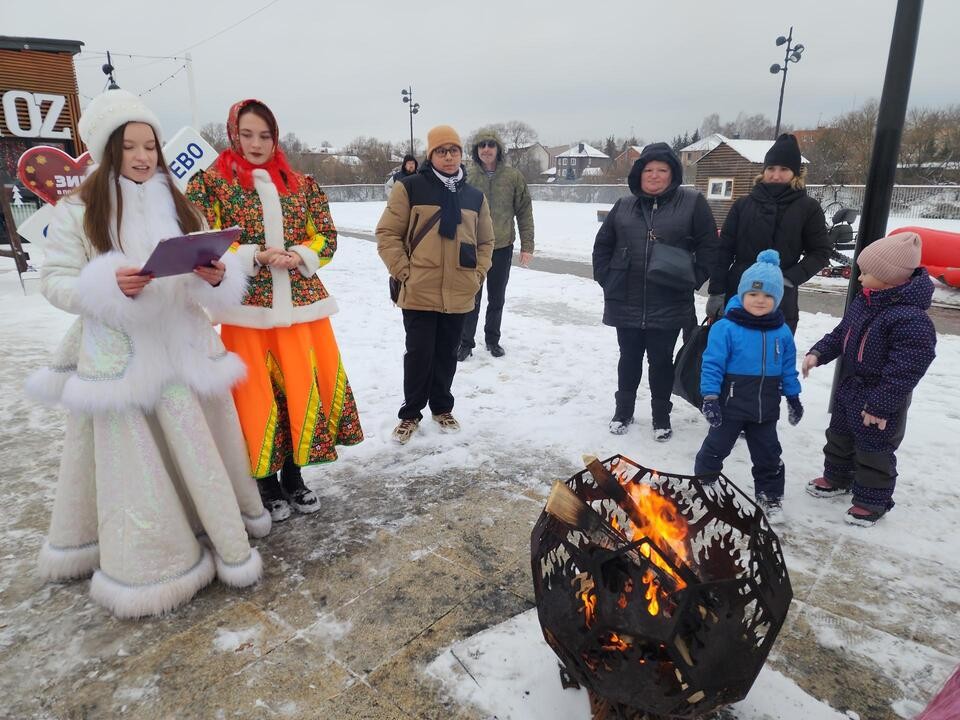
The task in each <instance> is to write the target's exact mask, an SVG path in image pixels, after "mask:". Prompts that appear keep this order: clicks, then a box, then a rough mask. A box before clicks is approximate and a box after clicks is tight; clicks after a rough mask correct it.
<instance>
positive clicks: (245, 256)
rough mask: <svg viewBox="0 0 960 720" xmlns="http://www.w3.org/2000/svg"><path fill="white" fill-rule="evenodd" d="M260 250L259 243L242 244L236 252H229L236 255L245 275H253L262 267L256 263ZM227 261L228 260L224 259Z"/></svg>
mask: <svg viewBox="0 0 960 720" xmlns="http://www.w3.org/2000/svg"><path fill="white" fill-rule="evenodd" d="M258 252H260V246H259V245H246V244H245V245H241V246H240V247H238V248H237V251H236V252H235V253H229V254H230V255H235V256H236V258H237V260H238V261H239V264H240V270H241V272H243V273H244V274H245V275H247V276H249V277H253V276H254V275H256V274H257V273H258V272H260V269H259V268H258V267H257V265H256V263H254V261H253V260H254V258H255V257H256V256H257V253H258ZM224 262H226V260H224Z"/></svg>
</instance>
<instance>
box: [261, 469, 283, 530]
mask: <svg viewBox="0 0 960 720" xmlns="http://www.w3.org/2000/svg"><path fill="white" fill-rule="evenodd" d="M257 489H258V490H259V491H260V499H261V500H262V501H263V506H264V507H265V508H266V509H267V512H268V513H270V519H271V520H273V522H280V521H281V520H286V519H287V518H288V517H290V505H289V504H288V503H287V501H286V499H285V498H284V497H283V491H282V490H281V489H280V482H279V481H278V480H277V474H276V473H274V474H273V475H270V476H268V477H265V478H259V479H258V480H257Z"/></svg>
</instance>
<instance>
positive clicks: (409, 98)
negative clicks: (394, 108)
mask: <svg viewBox="0 0 960 720" xmlns="http://www.w3.org/2000/svg"><path fill="white" fill-rule="evenodd" d="M400 99H401V100H403V102H405V103H407V109H408V110H409V111H410V154H411V155H413V154H414V152H413V116H414V115H416V114H417V113H418V112H420V103H415V102H414V101H413V86H412V85H411V86H410V87H408V88H405V89H403V90H401V91H400Z"/></svg>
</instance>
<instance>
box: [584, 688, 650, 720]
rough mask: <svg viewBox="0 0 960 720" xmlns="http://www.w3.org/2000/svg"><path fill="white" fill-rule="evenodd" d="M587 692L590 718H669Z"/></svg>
mask: <svg viewBox="0 0 960 720" xmlns="http://www.w3.org/2000/svg"><path fill="white" fill-rule="evenodd" d="M587 694H588V695H589V697H590V719H591V720H669V719H668V718H667V717H666V716H664V715H651V714H650V713H645V712H643V711H641V710H637V709H636V708H631V707H627V706H626V705H621V704H619V703H615V702H612V701H610V700H604V699H603V698H602V697H600V696H599V695H597V694H596V693H595V692H594V691H593V690H589V689H588V690H587Z"/></svg>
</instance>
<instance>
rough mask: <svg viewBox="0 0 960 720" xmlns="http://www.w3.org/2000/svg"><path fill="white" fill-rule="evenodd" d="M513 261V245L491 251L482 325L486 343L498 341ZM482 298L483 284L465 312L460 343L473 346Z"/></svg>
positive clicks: (496, 342) (493, 343)
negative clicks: (484, 317)
mask: <svg viewBox="0 0 960 720" xmlns="http://www.w3.org/2000/svg"><path fill="white" fill-rule="evenodd" d="M512 261H513V245H507V247H504V248H500V249H499V250H494V251H493V264H492V265H491V266H490V272H488V273H487V319H486V322H485V323H484V326H483V338H484V342H485V343H486V344H487V345H496V344H499V343H500V322H501V320H503V304H504V302H506V299H507V281H508V280H509V279H510V263H511V262H512ZM481 300H483V286H482V285H481V286H480V289H479V290H477V297H476V299H475V300H474V303H473V310H472V311H470V312H468V313H467V314H466V320H464V323H463V333H462V334H461V337H460V345H461V346H463V347H468V348H473V347H474V346H475V345H476V341H475V340H474V338H475V337H476V335H477V321H478V320H479V319H480V301H481Z"/></svg>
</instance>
